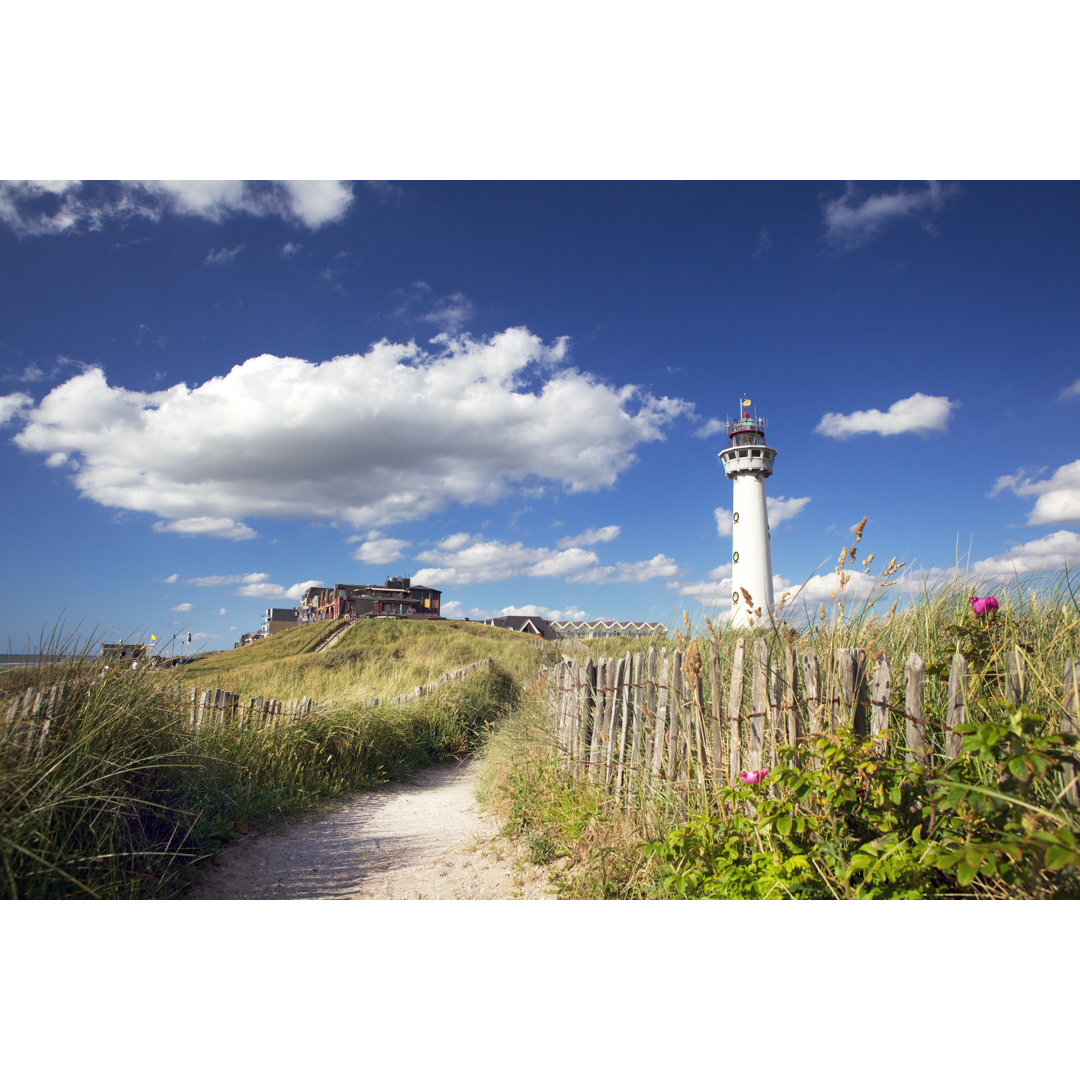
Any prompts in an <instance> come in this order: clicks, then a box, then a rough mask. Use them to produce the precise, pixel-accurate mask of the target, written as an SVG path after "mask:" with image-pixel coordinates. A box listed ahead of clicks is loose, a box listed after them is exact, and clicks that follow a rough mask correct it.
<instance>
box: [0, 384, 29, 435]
mask: <svg viewBox="0 0 1080 1080" xmlns="http://www.w3.org/2000/svg"><path fill="white" fill-rule="evenodd" d="M33 404H34V399H33V398H32V397H31V396H30V395H29V394H24V393H22V392H19V393H17V394H4V395H3V396H0V427H4V426H5V425H6V424H9V423H10V422H11V421H12V420H14V419H16V418H17V417H19V416H21V415H22V414H24V413H25V412H27V411H28V410H29V409H30V408H31V406H32V405H33Z"/></svg>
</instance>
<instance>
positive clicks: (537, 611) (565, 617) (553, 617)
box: [483, 604, 585, 622]
mask: <svg viewBox="0 0 1080 1080" xmlns="http://www.w3.org/2000/svg"><path fill="white" fill-rule="evenodd" d="M499 615H529V616H531V615H535V616H537V617H538V618H541V619H547V620H548V622H580V621H581V620H582V619H584V618H585V610H584V609H583V608H549V607H544V605H543V604H523V605H522V606H520V607H518V606H517V605H515V604H509V605H508V606H507V607H504V608H499V610H498V611H492V612H490V613H489V614H487V615H484V616H483V617H484V618H485V619H490V618H495V617H496V616H499Z"/></svg>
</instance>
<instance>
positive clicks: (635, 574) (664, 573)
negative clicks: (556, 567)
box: [567, 554, 679, 585]
mask: <svg viewBox="0 0 1080 1080" xmlns="http://www.w3.org/2000/svg"><path fill="white" fill-rule="evenodd" d="M678 572H679V567H678V565H677V564H676V563H675V561H674V560H673V559H670V558H668V556H667V555H664V554H660V555H654V556H653V557H652V558H651V559H645V560H643V561H641V562H634V563H626V562H620V563H616V564H615V565H614V566H597V567H594V568H592V569H590V570H583V571H581V572H580V573H577V574H573V575H572V576H571V577H569V578H567V581H572V582H574V583H575V584H580V585H624V584H628V583H634V584H640V583H641V582H644V581H651V580H652V579H653V578H658V577H674V576H675V575H676V574H677V573H678Z"/></svg>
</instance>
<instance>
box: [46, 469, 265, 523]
mask: <svg viewBox="0 0 1080 1080" xmlns="http://www.w3.org/2000/svg"><path fill="white" fill-rule="evenodd" d="M53 456H54V457H55V456H56V455H53ZM47 464H48V463H47ZM57 464H63V462H62V461H61V462H57ZM78 486H79V485H78V484H76V487H78ZM91 498H93V495H91ZM95 502H102V503H103V505H105V506H117V505H122V504H119V503H113V502H106V501H104V500H101V499H95ZM130 509H133V510H141V509H144V507H141V506H133V507H131V508H130ZM154 531H155V532H174V533H183V534H184V535H185V536H217V537H219V538H220V539H222V540H253V539H254V538H255V537H256V536H258V535H259V534H258V533H257V532H256V531H255V530H254V529H252V528H251V527H250V526H248V525H245V524H244V523H243V522H242V521H233V519H232V518H225V517H206V516H203V517H192V518H178V519H177V520H175V521H169V522H161V521H155V522H154Z"/></svg>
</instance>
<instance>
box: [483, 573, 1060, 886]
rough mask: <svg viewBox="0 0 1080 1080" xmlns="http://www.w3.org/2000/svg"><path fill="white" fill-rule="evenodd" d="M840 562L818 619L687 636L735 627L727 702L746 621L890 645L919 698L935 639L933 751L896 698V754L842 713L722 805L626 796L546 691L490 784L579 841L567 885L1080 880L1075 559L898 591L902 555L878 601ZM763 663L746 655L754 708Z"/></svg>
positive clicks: (557, 838) (595, 651) (561, 852)
mask: <svg viewBox="0 0 1080 1080" xmlns="http://www.w3.org/2000/svg"><path fill="white" fill-rule="evenodd" d="M849 558H850V554H849ZM890 565H894V564H890ZM842 573H843V571H842V570H841V571H840V573H838V575H837V589H836V596H835V597H832V598H831V601H832V602H831V603H830V604H829V606H828V607H826V606H825V605H822V606H821V608H820V609H819V611H818V613H817V615H816V616H814V617H811V618H810V619H804V620H802V621H801V623H796V621H795V620H794V619H790V620H789V621H787V622H780V623H779V624H778V625H777V624H771V625H769V626H762V627H759V628H756V629H753V630H750V631H746V630H741V631H740V630H734V629H732V628H730V627H724V626H722V625H720V624H716V625H712V624H710V625H709V626H708V633H707V634H704V635H701V634H693V633H691V628H690V624H689V620H688V619H687V620H686V622H685V628H686V629H685V632H684V633H681V634H679V635H678V644H679V645H680V646H681V647H682V648H683V650H684V652H689V651H690V650H692V649H694V648H695V647H696V649H697V652H698V653H699V654H700V655H701V656H702V657H705V656H707V655H708V653H709V648H710V645H713V644H715V645H716V646H717V651H718V653H719V655H720V657H721V688H722V692H723V693H724V701H725V709H726V708H727V707H728V706H729V703H728V702H727V694H726V691H727V678H728V675H729V672H730V660H731V654H732V651H733V646H734V644H735V641H736V640H737V639H738V638H740V637H742V638H744V639H747V650H748V653H749V650H750V647H751V644H752V639H753V638H754V637H755V636H764V637H765V638H766V639H767V641H768V644H769V646H770V651H772V652H773V654H774V655H776V649H777V648H779V647H780V646H782V645H786V644H789V643H790V644H793V645H794V646H795V647H796V649H797V651H798V652H799V654H800V655H801V654H802V653H803V652H804V651H805V650H806V649H808V648H813V649H814V650H815V651H816V653H817V655H818V657H819V659H820V660H821V661H822V663H824V660H825V658H826V657H827V655H828V652H829V650H830V649H835V648H860V649H863V650H865V656H866V662H867V665H868V667H869V666H872V665H873V663H874V662H876V661H877V659H878V658H879V657H882V656H883V657H885V658H886V659H887V660H888V661H889V664H890V667H891V670H892V682H893V695H894V700H895V696H896V693H897V690H898V688H899V694H900V701H901V703H902V700H903V685H904V667H905V664H906V663H907V660H908V657H909V655H910V654H911V653H917V654H918V655H919V656H921V657H922V658H923V659H924V660H925V661H926V664H927V679H926V694H925V708H926V716H927V722H928V723H927V728H926V731H927V733H928V739H927V741H928V744H929V746H930V756H929V758H928V759H927V760H926V761H924V762H909V761H908V760H907V757H906V750H907V746H906V741H905V734H904V731H905V726H904V718H903V716H902V714H901V715H897V714H894V715H893V716H892V717H891V720H890V726H889V731H888V739H887V752H886V753H885V756H884V757H882V756H881V754H880V753H879V751H877V750H875V748H874V746H873V743H872V741H871V740H868V739H863V740H860V739H857V738H855V737H854V736H853V735H851V734H849V733H845V731H844V730H843V729H841V730H840V731H838V732H833V733H826V734H825V735H823V736H821V737H820V738H817V739H814V738H807V739H806V741H805V742H804V743H803V744H801V747H800V755H799V757H797V758H796V757H793V756H792V755H788V754H787V753H786V751H784V750H782V749H780V750H779V759H780V760H779V765H778V766H775V767H774V768H773V772H772V775H771V776H770V778H769V783H768V784H762V785H760V786H759V787H752V786H750V787H748V786H747V785H745V784H739V783H737V784H736V786H735V787H734V788H731V789H730V790H729V791H728V793H727V794H726V795H723V793H721V795H722V797H720V798H719V800H718V802H713V803H712V805H710V806H706V807H703V806H702V803H701V800H695V799H691V800H689V802H688V801H687V800H686V799H682V800H680V799H679V798H678V797H673V795H674V794H675V793H673V792H672V791H670V790H667V788H666V787H665V786H664V785H662V784H661V785H657V786H655V788H654V790H653V791H652V792H651V793H650V794H649V795H648V796H647V797H645V798H644V799H643V800H642V801H641V803H640V804H639V805H635V806H633V807H632V808H631V809H629V810H624V809H622V808H620V807H618V806H615V805H614V804H613V802H612V800H610V799H609V798H607V797H606V796H605V794H604V792H603V791H602V790H601V789H600V788H599V786H598V785H590V784H588V783H585V782H582V781H574V780H572V779H570V778H569V777H568V776H567V774H566V771H565V770H564V769H563V768H562V766H561V762H560V759H559V757H558V755H557V754H556V752H555V751H554V750H553V744H554V741H555V732H554V730H553V728H552V726H551V723H550V721H549V719H548V717H547V715H546V702H545V701H538V702H537V703H536V705H535V708H534V711H533V713H532V714H531V715H525V714H524V713H519V714H517V715H516V716H515V717H514V718H513V719H512V720H511V721H510V722H508V723H507V724H504V725H502V726H501V727H500V728H499V729H498V730H497V731H496V732H495V733H494V735H493V736H492V741H491V746H490V747H489V751H488V773H487V777H486V779H485V786H484V791H485V794H486V797H487V798H488V799H489V800H490V801H491V802H492V804H493V805H495V806H496V807H498V808H499V810H500V812H501V813H502V815H503V816H504V819H505V820H506V822H507V826H506V827H507V829H508V831H510V832H514V833H516V834H517V835H518V836H519V837H523V838H524V839H526V840H527V841H528V843H530V845H533V846H534V847H535V848H536V850H537V851H547V852H549V853H550V854H551V856H552V857H553V858H566V859H567V860H568V864H567V867H566V868H564V869H562V870H561V871H560V874H561V882H562V886H563V890H564V895H567V896H572V897H579V896H618V897H649V898H672V897H698V896H714V897H742V898H753V897H756V896H763V895H769V896H774V897H778V896H810V897H824V898H831V897H841V896H865V897H901V896H903V897H912V896H919V897H931V896H964V897H976V896H982V897H1014V898H1020V897H1024V898H1028V897H1062V896H1064V897H1073V898H1075V897H1080V815H1078V812H1077V808H1076V805H1075V799H1074V796H1075V794H1076V789H1075V784H1074V785H1073V786H1072V787H1070V786H1069V785H1070V782H1071V777H1073V776H1075V775H1077V773H1078V772H1080V758H1078V756H1077V754H1078V749H1077V745H1076V739H1075V737H1074V735H1073V734H1072V729H1071V727H1070V725H1069V723H1068V721H1067V716H1066V710H1067V708H1071V709H1072V711H1073V713H1074V714H1075V708H1076V706H1075V703H1074V704H1073V705H1072V706H1068V705H1067V701H1066V697H1067V691H1066V687H1065V685H1064V682H1063V676H1064V671H1065V664H1066V660H1067V659H1069V658H1073V659H1074V660H1080V604H1078V603H1077V600H1078V590H1077V588H1076V583H1075V581H1074V578H1073V576H1072V575H1070V574H1069V573H1062V574H1060V575H1058V576H1056V577H1052V578H1050V579H1049V580H1048V579H1045V578H1043V579H1014V580H1013V581H1012V582H1009V583H1006V584H1005V585H1004V586H1003V585H1002V584H1001V583H996V584H992V583H987V582H979V581H973V580H970V579H965V578H964V577H963V576H958V578H957V579H956V580H955V581H954V582H952V583H951V584H945V585H940V586H938V587H936V588H934V589H930V590H924V591H923V592H922V593H921V594H919V595H916V596H914V597H912V598H911V602H910V603H909V604H908V605H907V606H905V607H900V606H899V605H894V604H892V600H893V597H894V594H896V593H897V592H899V591H900V589H901V588H902V587H903V586H901V585H892V584H891V582H892V580H894V578H895V576H896V575H895V573H892V572H890V573H888V574H886V575H885V576H884V577H883V578H882V579H880V581H879V583H878V587H877V590H876V592H875V593H872V594H871V595H870V596H869V597H867V598H866V599H864V600H862V601H853V600H851V599H850V597H848V596H847V595H846V592H845V588H844V585H845V582H844V581H843V578H842V576H841V575H842ZM990 593H993V595H994V596H995V597H996V599H997V601H998V608H997V610H996V611H995V612H994V613H993V615H992V616H979V615H976V614H975V613H974V612H973V609H972V606H971V603H970V599H971V597H972V596H974V595H979V596H985V595H987V594H990ZM882 599H883V600H884V603H882V602H881V601H882ZM789 614H790V613H789ZM671 644H673V643H671V642H668V645H669V647H670V645H671ZM647 646H648V643H632V642H626V641H614V640H609V639H599V640H597V641H593V642H589V643H588V644H587V646H585V645H583V647H582V650H581V651H582V654H583V655H585V654H588V655H589V656H591V657H592V658H593V659H596V658H598V657H600V656H609V657H610V656H619V655H623V654H625V652H626V651H627V649H628V648H629V649H630V650H631V651H637V650H638V649H639V648H647ZM1017 649H1019V650H1020V652H1021V653H1022V655H1023V657H1024V659H1025V662H1026V673H1027V674H1026V685H1025V688H1024V705H1023V707H1022V708H1019V707H1016V706H1013V705H1009V704H1008V703H1007V701H1006V700H1005V697H1006V676H1007V672H1008V658H1009V654H1010V653H1011V652H1014V651H1015V650H1017ZM957 653H961V654H963V655H964V656H965V657H966V658H967V659H968V662H969V676H970V677H969V684H968V690H967V695H966V703H967V726H966V728H965V729H963V748H962V750H961V752H960V753H959V755H958V756H957V757H956V758H955V759H950V758H949V757H947V756H946V753H945V740H944V738H943V723H944V715H945V711H946V705H947V697H948V690H947V686H948V671H949V664H950V662H951V660H952V658H953V656H955V655H956V654H957ZM823 675H824V672H823ZM749 682H750V680H749V674H748V673H747V677H746V679H745V681H744V694H745V695H746V697H745V698H744V701H743V710H742V715H743V716H744V717H745V716H747V715H749V707H750V706H749V700H748V699H749V693H750V687H749ZM710 697H711V690H710V686H709V678H708V672H707V669H706V677H705V698H706V703H708V701H709V699H710ZM725 714H726V713H725ZM725 726H726V725H725ZM1074 770H1075V771H1074ZM1070 792H1071V794H1070Z"/></svg>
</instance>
